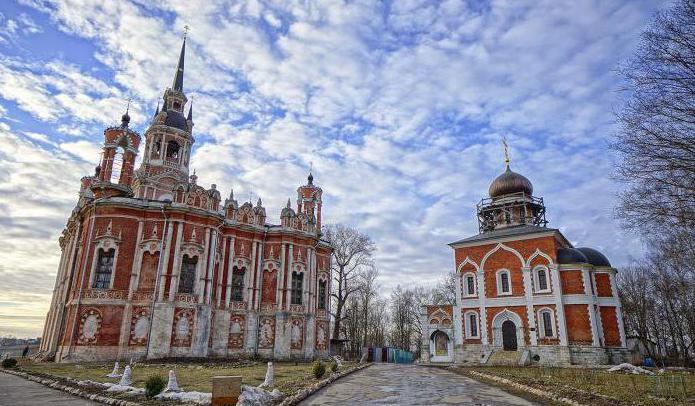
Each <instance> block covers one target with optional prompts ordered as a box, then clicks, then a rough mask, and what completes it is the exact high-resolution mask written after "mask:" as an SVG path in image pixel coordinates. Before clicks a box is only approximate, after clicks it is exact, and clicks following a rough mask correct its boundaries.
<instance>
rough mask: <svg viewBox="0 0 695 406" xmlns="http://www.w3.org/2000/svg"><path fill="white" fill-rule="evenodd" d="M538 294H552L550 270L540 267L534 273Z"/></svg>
mask: <svg viewBox="0 0 695 406" xmlns="http://www.w3.org/2000/svg"><path fill="white" fill-rule="evenodd" d="M533 277H534V282H535V285H536V292H550V284H549V283H548V268H546V267H544V266H539V267H536V268H535V269H534V272H533Z"/></svg>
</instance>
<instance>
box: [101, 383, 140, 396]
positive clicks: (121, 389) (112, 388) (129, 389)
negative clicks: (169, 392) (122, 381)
mask: <svg viewBox="0 0 695 406" xmlns="http://www.w3.org/2000/svg"><path fill="white" fill-rule="evenodd" d="M104 385H108V389H106V391H107V392H114V393H126V394H128V395H142V394H144V393H145V390H144V389H140V388H135V387H133V386H127V385H119V384H104Z"/></svg>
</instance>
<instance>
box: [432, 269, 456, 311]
mask: <svg viewBox="0 0 695 406" xmlns="http://www.w3.org/2000/svg"><path fill="white" fill-rule="evenodd" d="M457 278H459V274H458V273H456V272H449V273H447V274H445V275H444V276H442V279H440V280H439V283H437V285H436V286H435V287H434V288H433V289H432V299H431V303H432V304H450V305H453V304H456V279H457Z"/></svg>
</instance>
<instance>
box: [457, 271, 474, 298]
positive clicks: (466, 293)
mask: <svg viewBox="0 0 695 406" xmlns="http://www.w3.org/2000/svg"><path fill="white" fill-rule="evenodd" d="M468 278H473V293H470V292H469V291H468ZM476 279H477V278H476V276H475V273H474V272H473V271H468V272H466V273H464V274H463V275H462V276H461V281H462V282H463V292H462V293H463V297H465V298H469V297H476V296H478V284H477V281H476Z"/></svg>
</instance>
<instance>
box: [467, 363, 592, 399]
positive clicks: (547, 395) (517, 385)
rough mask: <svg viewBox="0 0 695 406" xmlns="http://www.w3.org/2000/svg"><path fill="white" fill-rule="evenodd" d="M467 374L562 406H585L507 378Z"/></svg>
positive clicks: (479, 373) (473, 373)
mask: <svg viewBox="0 0 695 406" xmlns="http://www.w3.org/2000/svg"><path fill="white" fill-rule="evenodd" d="M469 373H470V374H471V375H474V376H477V377H480V378H485V379H489V380H491V381H495V382H498V383H501V384H503V385H508V386H511V387H513V388H515V389H519V390H522V391H524V392H529V393H532V394H534V395H536V396H539V397H542V398H546V399H550V400H554V401H557V402H561V403H564V404H567V405H572V406H585V405H584V404H582V403H579V402H575V401H574V400H572V399H567V398H562V397H559V396H555V395H554V394H552V393H551V392H548V391H543V390H540V389H536V388H533V387H531V386H528V385H522V384H520V383H517V382H514V381H512V380H509V379H507V378H502V377H499V376H496V375H488V374H485V373H482V372H477V371H469Z"/></svg>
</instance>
